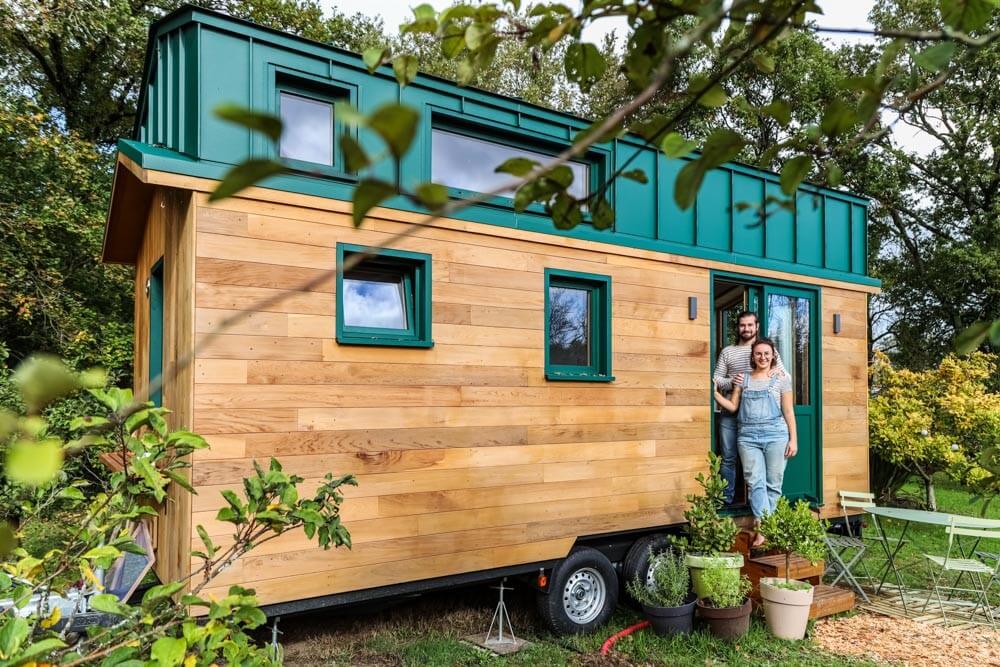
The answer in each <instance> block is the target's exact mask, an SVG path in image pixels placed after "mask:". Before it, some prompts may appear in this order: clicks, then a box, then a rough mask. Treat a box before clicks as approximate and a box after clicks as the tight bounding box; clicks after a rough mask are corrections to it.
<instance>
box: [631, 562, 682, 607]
mask: <svg viewBox="0 0 1000 667" xmlns="http://www.w3.org/2000/svg"><path fill="white" fill-rule="evenodd" d="M649 568H650V571H651V572H652V573H653V580H652V581H651V582H649V583H647V582H645V581H643V580H642V579H640V578H639V577H636V578H635V579H633V580H632V581H630V582H628V584H627V585H626V587H627V588H628V592H629V594H630V595H631V596H632V598H633V599H635V601H636V602H638V603H639V604H643V605H646V606H647V607H679V606H681V605H682V604H684V601H685V600H686V599H687V596H688V589H689V588H690V585H691V574H690V572H689V571H688V568H687V565H686V564H685V563H684V556H683V555H682V554H680V553H677V552H674V551H672V550H669V549H668V550H667V551H663V552H661V553H658V554H654V553H653V550H652V549H650V550H649Z"/></svg>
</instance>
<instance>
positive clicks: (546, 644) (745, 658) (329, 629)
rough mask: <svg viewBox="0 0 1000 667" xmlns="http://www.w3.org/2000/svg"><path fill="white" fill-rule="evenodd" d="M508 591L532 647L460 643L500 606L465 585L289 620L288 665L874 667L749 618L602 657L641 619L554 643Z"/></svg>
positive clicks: (641, 639) (646, 640)
mask: <svg viewBox="0 0 1000 667" xmlns="http://www.w3.org/2000/svg"><path fill="white" fill-rule="evenodd" d="M515 585H516V586H517V588H516V589H515V590H514V591H513V593H508V595H507V600H508V610H509V611H510V615H511V619H512V621H513V625H514V631H515V633H516V634H517V636H518V637H519V638H524V639H527V640H528V641H530V642H532V646H530V647H528V648H526V649H523V650H522V651H521V652H519V653H517V654H515V655H513V656H508V657H505V658H500V657H496V656H493V655H492V654H490V653H486V652H484V651H482V650H480V649H477V648H474V647H473V646H471V645H469V644H466V643H464V642H463V641H462V637H464V636H466V635H469V634H472V633H475V632H479V633H482V632H485V630H486V628H487V626H488V625H489V621H490V618H491V616H492V614H493V609H494V606H495V604H496V591H494V590H491V589H489V588H487V587H477V588H467V589H462V590H457V591H448V592H442V593H436V594H432V595H426V596H424V597H421V598H417V599H414V600H409V601H407V602H404V603H401V604H397V605H396V606H394V607H390V608H383V609H374V610H368V611H366V612H360V613H359V612H358V611H357V610H347V611H341V612H336V613H335V612H316V613H313V614H309V615H303V616H300V617H295V618H290V619H286V620H285V621H283V622H282V623H281V626H280V627H281V629H282V631H283V632H284V633H285V634H284V636H283V638H282V643H283V644H284V647H285V662H286V664H294V665H404V666H409V665H414V666H415V665H500V664H503V665H598V664H601V665H605V664H612V665H679V666H680V665H692V666H694V665H698V666H699V667H704V666H706V665H738V664H752V665H761V666H764V665H803V666H807V667H826V666H831V667H832V666H843V665H873V664H875V663H872V662H866V661H858V660H855V659H850V658H845V657H841V656H836V655H832V654H830V653H826V652H823V651H821V650H820V649H819V648H818V647H816V646H815V645H813V644H812V643H810V642H809V641H808V640H807V641H802V642H788V641H782V640H779V639H775V638H774V637H772V636H771V635H770V633H769V632H768V631H767V629H766V628H765V627H764V623H763V619H759V618H756V617H755V618H754V620H753V624H752V627H751V631H750V633H749V634H748V635H747V636H746V637H744V638H743V639H741V640H740V641H738V642H736V643H729V642H725V641H721V640H718V639H715V638H714V637H711V636H710V635H708V634H704V633H701V632H698V633H695V634H694V635H692V636H691V637H682V638H672V639H671V638H662V637H657V636H656V635H654V634H653V633H652V631H650V630H641V631H639V632H636V633H634V634H632V635H630V636H628V637H625V638H623V639H621V640H619V641H618V643H617V644H616V645H615V648H614V649H613V651H612V655H611V656H608V657H602V656H601V655H600V649H601V645H602V644H603V643H604V641H605V639H607V638H608V637H609V636H610V635H612V634H614V633H615V632H617V631H619V630H621V629H623V628H626V627H628V626H630V625H633V624H634V623H636V622H638V621H639V620H641V617H640V615H639V614H637V613H636V612H633V611H631V610H629V609H625V608H622V607H620V608H619V609H618V610H617V612H616V613H615V615H614V616H613V617H612V619H611V621H610V622H609V623H608V624H607V625H606V626H605V627H604V628H602V629H601V630H600V631H598V632H596V633H594V634H591V635H581V636H573V637H557V636H555V635H552V634H551V633H549V632H548V631H546V630H544V629H542V628H543V627H544V624H543V622H542V620H541V618H540V617H539V616H538V615H537V613H536V612H535V604H534V593H533V592H532V591H531V590H530V589H529V588H528V586H526V585H519V584H515Z"/></svg>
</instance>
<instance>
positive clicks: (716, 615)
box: [698, 598, 753, 639]
mask: <svg viewBox="0 0 1000 667" xmlns="http://www.w3.org/2000/svg"><path fill="white" fill-rule="evenodd" d="M751 611H753V603H752V602H751V601H750V598H747V599H746V601H745V602H744V603H743V604H741V605H740V606H739V607H712V606H709V605H707V604H705V601H704V600H698V618H700V619H702V620H703V621H705V623H706V624H707V625H708V631H709V632H710V633H711V634H713V635H715V636H716V637H720V638H722V639H738V638H740V637H742V636H743V635H745V634H746V633H747V632H749V630H750V612H751Z"/></svg>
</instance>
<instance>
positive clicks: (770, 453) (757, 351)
mask: <svg viewBox="0 0 1000 667" xmlns="http://www.w3.org/2000/svg"><path fill="white" fill-rule="evenodd" d="M776 360H777V353H776V350H775V348H774V343H773V342H771V341H770V340H769V339H767V338H761V339H758V340H757V342H755V343H754V344H753V348H752V350H751V352H750V367H751V372H750V374H749V375H747V376H744V377H740V376H739V375H738V376H736V377H735V378H733V394H732V397H731V398H729V399H727V398H726V397H725V396H723V395H722V392H720V391H719V389H718V387H716V388H715V400H716V402H717V403H718V404H719V405H721V406H722V407H724V408H725V409H727V410H729V411H731V412H735V413H737V422H738V423H739V436H738V439H737V441H736V445H737V447H738V449H739V452H740V460H741V461H742V462H743V476H744V477H745V478H746V482H747V486H748V487H749V489H750V510H751V511H752V512H753V516H754V525H755V526H756V525H757V524H759V523H760V519H761V517H762V516H764V515H765V514H770V513H771V512H773V511H774V509H775V507H777V505H778V498H779V497H780V496H781V484H782V482H783V481H784V477H785V462H786V461H787V459H790V458H791V457H793V456H795V454H796V452H797V451H798V443H797V441H796V434H795V413H794V411H793V400H792V380H791V377H789V376H788V375H787V374H780V375H775V376H774V377H769V376H768V373H769V371H770V370H771V368H773V367H774V366H775V364H776V363H777V362H776ZM763 543H764V536H763V535H761V534H760V533H757V534H755V535H754V540H753V544H752V546H754V547H759V546H760V545H761V544H763Z"/></svg>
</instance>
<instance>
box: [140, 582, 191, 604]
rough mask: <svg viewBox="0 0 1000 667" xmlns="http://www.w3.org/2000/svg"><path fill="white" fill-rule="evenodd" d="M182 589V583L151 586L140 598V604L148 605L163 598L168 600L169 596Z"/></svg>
mask: <svg viewBox="0 0 1000 667" xmlns="http://www.w3.org/2000/svg"><path fill="white" fill-rule="evenodd" d="M182 588H184V582H182V581H172V582H170V583H169V584H162V585H160V586H153V587H152V588H150V589H149V590H148V591H146V593H145V595H143V596H142V603H143V604H148V603H150V602H155V601H157V600H162V599H164V598H169V597H170V596H171V595H173V594H174V593H176V592H177V591H179V590H180V589H182Z"/></svg>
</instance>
